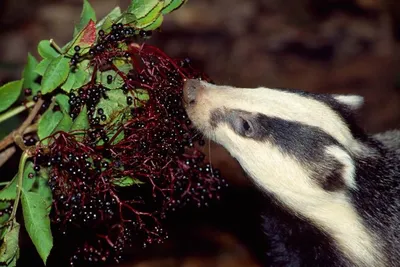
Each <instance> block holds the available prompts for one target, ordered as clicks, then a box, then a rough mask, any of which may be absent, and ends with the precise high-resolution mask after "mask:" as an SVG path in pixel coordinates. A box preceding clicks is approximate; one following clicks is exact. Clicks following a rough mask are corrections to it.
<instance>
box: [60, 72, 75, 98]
mask: <svg viewBox="0 0 400 267" xmlns="http://www.w3.org/2000/svg"><path fill="white" fill-rule="evenodd" d="M74 83H75V75H74V73H70V74H69V75H68V78H67V80H66V81H65V83H64V84H63V85H62V86H61V89H62V90H63V91H64V92H66V93H69V92H71V89H72V87H73V86H74Z"/></svg>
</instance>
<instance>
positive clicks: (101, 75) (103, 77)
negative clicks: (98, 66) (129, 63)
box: [97, 70, 125, 89]
mask: <svg viewBox="0 0 400 267" xmlns="http://www.w3.org/2000/svg"><path fill="white" fill-rule="evenodd" d="M108 75H111V76H112V77H113V80H112V83H111V84H108V83H107V76H108ZM97 80H100V81H101V83H102V84H103V85H104V86H106V87H107V88H109V89H119V88H121V87H122V85H123V84H124V83H125V82H124V80H123V79H122V78H121V76H119V75H118V74H117V73H116V72H115V71H113V70H108V71H104V72H100V71H98V72H97Z"/></svg>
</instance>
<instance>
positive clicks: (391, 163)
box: [184, 80, 400, 267]
mask: <svg viewBox="0 0 400 267" xmlns="http://www.w3.org/2000/svg"><path fill="white" fill-rule="evenodd" d="M184 102H185V108H186V111H187V113H188V116H189V118H190V119H191V120H192V122H193V124H194V125H195V126H196V128H197V129H198V130H199V131H200V132H201V133H203V134H204V135H205V136H206V137H208V138H210V139H211V140H213V141H215V142H217V143H219V144H221V145H222V146H224V147H225V148H226V149H227V150H228V151H229V152H230V153H231V155H232V156H233V157H234V158H236V159H237V160H238V162H239V164H240V165H241V166H242V168H243V169H244V171H245V172H246V174H247V175H248V176H249V177H250V179H251V180H252V181H253V182H254V184H255V185H256V186H257V188H258V189H259V190H260V191H261V192H263V194H264V195H265V198H266V199H265V208H264V209H263V210H262V212H260V222H259V226H260V227H261V229H262V231H263V233H264V237H265V249H264V248H263V251H264V255H263V256H264V257H263V258H264V263H265V266H360V267H364V266H365V267H370V266H383V267H385V266H400V132H399V131H391V132H386V133H381V134H377V135H368V134H366V133H365V132H364V131H363V130H362V129H361V128H360V127H358V126H357V123H356V120H355V114H356V113H357V110H358V109H359V108H360V107H361V105H362V104H363V98H362V97H360V96H355V95H328V94H312V93H306V92H302V91H298V90H286V89H285V90H283V89H270V88H264V87H259V88H253V89H250V88H235V87H231V86H221V85H214V84H210V83H207V82H205V81H200V80H187V81H186V82H185V87H184Z"/></svg>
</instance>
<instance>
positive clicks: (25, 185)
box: [22, 162, 36, 191]
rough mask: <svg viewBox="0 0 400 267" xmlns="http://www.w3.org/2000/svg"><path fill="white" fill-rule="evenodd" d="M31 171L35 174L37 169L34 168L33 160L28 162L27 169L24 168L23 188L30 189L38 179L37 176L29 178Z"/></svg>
mask: <svg viewBox="0 0 400 267" xmlns="http://www.w3.org/2000/svg"><path fill="white" fill-rule="evenodd" d="M30 173H33V174H35V170H34V169H33V162H28V163H27V164H26V165H25V169H24V176H23V180H22V188H23V189H25V190H26V191H30V190H31V189H32V187H33V185H34V183H35V181H36V177H33V178H29V174H30Z"/></svg>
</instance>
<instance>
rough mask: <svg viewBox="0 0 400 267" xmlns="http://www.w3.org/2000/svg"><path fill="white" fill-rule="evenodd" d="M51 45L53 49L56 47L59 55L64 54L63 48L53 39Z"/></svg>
mask: <svg viewBox="0 0 400 267" xmlns="http://www.w3.org/2000/svg"><path fill="white" fill-rule="evenodd" d="M50 45H51V46H52V47H54V49H55V50H57V52H58V53H60V54H62V53H63V52H62V50H61V48H60V47H59V46H58V44H56V42H54V40H53V39H50Z"/></svg>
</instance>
